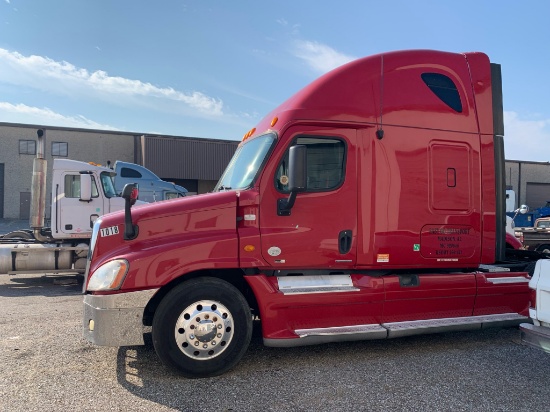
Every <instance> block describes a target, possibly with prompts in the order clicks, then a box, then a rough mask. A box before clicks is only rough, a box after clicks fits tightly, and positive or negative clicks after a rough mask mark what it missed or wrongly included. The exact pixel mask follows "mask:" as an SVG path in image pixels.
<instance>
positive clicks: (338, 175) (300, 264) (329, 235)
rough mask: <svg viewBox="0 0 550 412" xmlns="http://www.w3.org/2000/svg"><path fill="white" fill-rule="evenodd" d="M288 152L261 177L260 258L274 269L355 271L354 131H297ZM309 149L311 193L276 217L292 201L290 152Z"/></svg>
mask: <svg viewBox="0 0 550 412" xmlns="http://www.w3.org/2000/svg"><path fill="white" fill-rule="evenodd" d="M285 136H288V138H285V141H287V142H288V144H287V145H286V146H285V147H278V148H277V151H276V152H275V153H274V154H273V156H272V158H273V159H274V161H271V162H270V166H269V167H267V168H266V171H265V173H264V174H263V176H262V180H261V184H260V190H261V207H260V232H261V247H262V256H263V257H264V259H265V260H266V261H267V262H269V263H270V264H271V265H272V266H273V267H276V268H280V269H290V268H312V269H314V268H317V269H320V268H341V269H345V268H352V267H353V266H354V265H355V260H356V238H357V164H356V156H357V155H356V130H353V129H336V128H314V127H306V126H303V127H298V126H294V127H292V128H290V129H288V130H287V131H286V132H285ZM292 145H304V146H306V148H307V189H306V191H305V192H303V193H299V194H298V195H297V197H296V201H295V203H294V206H293V208H292V210H291V211H290V214H289V215H287V216H281V215H280V214H279V213H278V208H277V201H278V199H283V198H288V196H289V192H288V189H287V187H288V175H287V172H288V153H289V147H290V146H292Z"/></svg>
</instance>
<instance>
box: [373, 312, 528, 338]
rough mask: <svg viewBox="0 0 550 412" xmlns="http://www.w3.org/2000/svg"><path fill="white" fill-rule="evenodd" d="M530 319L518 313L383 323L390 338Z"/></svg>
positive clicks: (485, 326) (516, 322) (501, 324)
mask: <svg viewBox="0 0 550 412" xmlns="http://www.w3.org/2000/svg"><path fill="white" fill-rule="evenodd" d="M527 319H528V318H527V317H525V316H521V315H519V314H517V313H502V314H497V315H482V316H465V317H461V318H444V319H426V320H414V321H409V322H390V323H383V324H382V326H383V327H384V328H386V329H388V338H399V337H403V336H412V335H421V334H425V333H440V332H453V331H459V330H475V329H481V328H487V327H496V326H500V327H504V326H513V325H517V324H519V323H521V322H525V321H526V320H527Z"/></svg>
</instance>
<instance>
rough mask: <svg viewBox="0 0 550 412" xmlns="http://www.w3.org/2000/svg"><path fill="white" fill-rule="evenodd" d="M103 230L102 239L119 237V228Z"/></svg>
mask: <svg viewBox="0 0 550 412" xmlns="http://www.w3.org/2000/svg"><path fill="white" fill-rule="evenodd" d="M100 230H101V237H105V236H113V235H118V226H111V227H106V228H105V229H100Z"/></svg>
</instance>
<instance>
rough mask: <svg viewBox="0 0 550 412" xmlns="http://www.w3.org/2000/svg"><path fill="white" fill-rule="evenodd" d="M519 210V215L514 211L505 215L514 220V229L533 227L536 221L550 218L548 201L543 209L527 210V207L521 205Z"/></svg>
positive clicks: (549, 203)
mask: <svg viewBox="0 0 550 412" xmlns="http://www.w3.org/2000/svg"><path fill="white" fill-rule="evenodd" d="M520 210H521V213H517V212H518V210H514V211H511V212H507V213H506V214H507V215H508V216H510V217H512V218H513V219H514V224H515V225H516V227H533V226H534V225H535V222H536V220H537V219H540V218H542V217H550V201H549V202H546V205H544V206H543V207H539V208H537V209H532V210H529V207H527V206H526V205H522V208H520Z"/></svg>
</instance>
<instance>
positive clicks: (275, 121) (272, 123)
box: [271, 116, 279, 127]
mask: <svg viewBox="0 0 550 412" xmlns="http://www.w3.org/2000/svg"><path fill="white" fill-rule="evenodd" d="M278 121H279V118H278V117H277V116H275V117H274V118H273V120H271V127H273V126H275V125H276V124H277V122H278Z"/></svg>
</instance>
